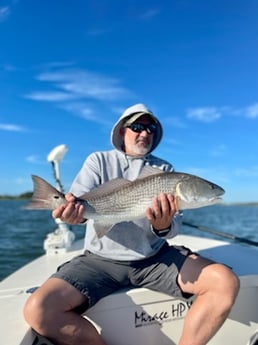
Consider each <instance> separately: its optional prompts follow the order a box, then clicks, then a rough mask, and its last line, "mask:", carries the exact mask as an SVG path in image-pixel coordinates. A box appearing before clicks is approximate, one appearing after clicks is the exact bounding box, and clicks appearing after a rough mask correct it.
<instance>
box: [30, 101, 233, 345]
mask: <svg viewBox="0 0 258 345" xmlns="http://www.w3.org/2000/svg"><path fill="white" fill-rule="evenodd" d="M161 138H162V126H161V123H160V121H159V120H158V119H157V117H156V116H155V115H154V114H153V113H152V112H151V111H150V110H149V109H148V108H147V107H146V106H145V105H143V104H136V105H134V106H132V107H130V108H128V109H126V110H125V112H124V113H123V114H122V116H121V118H120V119H119V120H118V122H117V123H116V124H115V126H114V127H113V130H112V133H111V141H112V144H113V146H114V150H111V151H105V152H95V153H93V154H91V155H90V156H89V157H88V158H87V159H86V161H85V163H84V165H83V167H82V169H81V170H80V172H79V173H78V175H77V177H76V178H75V180H74V182H73V184H72V186H71V190H70V192H71V193H68V194H67V195H66V198H67V201H68V203H67V204H66V205H62V206H60V207H59V208H57V209H56V210H54V211H53V217H54V218H60V219H61V220H63V221H64V222H67V223H71V224H78V223H84V222H86V223H87V231H86V238H85V252H84V255H82V256H80V257H77V258H74V259H73V260H72V261H70V262H69V263H66V264H64V265H63V266H61V267H60V268H59V269H58V271H57V272H56V273H55V274H53V275H52V276H51V277H50V278H49V279H48V280H47V281H46V282H45V283H44V284H43V285H42V286H41V287H40V288H39V289H38V290H36V291H35V292H34V293H33V294H32V295H31V297H30V298H29V299H28V302H27V304H26V306H25V310H24V314H25V318H26V320H27V322H28V323H29V324H30V325H31V327H32V328H34V329H35V330H36V331H37V332H38V333H39V334H41V335H44V336H46V337H48V338H49V339H50V340H52V341H53V343H54V344H56V345H79V344H80V345H106V343H105V340H104V339H102V338H101V336H100V335H99V334H98V332H97V331H96V329H95V328H94V326H93V325H92V324H91V323H90V322H89V321H87V320H86V319H85V318H83V317H82V316H81V313H83V312H84V311H85V310H86V309H87V308H89V307H91V306H93V305H94V304H95V303H96V302H97V301H98V300H99V299H100V298H103V297H104V296H106V295H108V294H111V293H112V292H114V291H116V290H118V289H119V288H121V287H148V288H150V289H153V290H157V291H161V292H164V293H167V294H170V295H173V296H178V297H180V298H189V297H190V296H192V295H196V298H195V301H194V303H193V305H192V307H191V308H190V310H189V311H188V314H187V316H186V318H185V323H184V329H183V332H182V335H181V339H180V341H179V345H204V344H206V343H207V342H208V341H209V340H210V339H211V338H212V336H213V335H214V334H215V333H216V331H217V330H218V329H219V328H220V327H221V325H222V324H223V322H224V321H225V319H226V318H227V315H228V314H229V312H230V309H231V307H232V305H233V304H234V301H235V298H236V296H237V293H238V290H239V280H238V278H237V277H236V275H235V274H234V273H233V272H232V271H231V270H230V269H229V268H227V267H226V266H224V265H221V264H217V263H215V262H212V261H211V260H208V259H205V258H203V257H201V256H198V255H196V254H194V253H192V252H191V251H190V250H189V249H187V248H185V247H179V248H178V247H172V246H171V247H169V246H168V244H167V242H166V239H167V238H172V237H174V236H175V235H176V234H177V232H178V230H179V227H180V224H181V221H182V214H181V213H180V212H178V210H177V207H176V201H175V198H174V197H173V196H172V195H169V194H168V195H166V194H163V193H161V194H160V195H158V196H157V197H156V198H154V200H153V202H152V205H151V207H149V208H148V209H147V210H146V218H144V219H140V220H137V221H135V222H122V223H118V224H114V225H113V226H112V227H111V230H110V231H109V232H108V233H107V234H106V235H105V236H103V237H102V238H98V237H97V236H96V232H95V229H94V222H93V221H92V220H91V219H89V220H87V219H84V217H83V214H84V205H83V204H82V203H79V202H78V201H76V197H79V196H80V195H82V194H83V193H85V192H87V191H89V190H91V189H93V188H95V187H97V186H98V185H100V184H103V183H105V182H107V181H109V180H112V179H114V178H117V177H123V178H126V179H129V180H134V179H136V178H137V177H138V176H139V174H140V172H141V171H142V168H143V167H144V166H145V165H150V166H155V167H158V168H160V169H161V170H164V171H172V170H173V167H172V166H171V165H170V164H169V163H168V162H166V161H164V160H162V159H160V158H157V157H155V156H153V155H152V154H151V152H152V151H153V150H154V149H155V148H156V147H157V145H158V144H159V142H160V140H161ZM86 214H87V209H86ZM157 263H159V264H157ZM114 331H115V330H114Z"/></svg>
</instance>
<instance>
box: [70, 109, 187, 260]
mask: <svg viewBox="0 0 258 345" xmlns="http://www.w3.org/2000/svg"><path fill="white" fill-rule="evenodd" d="M143 114H148V115H150V116H151V117H152V118H153V120H154V121H155V122H156V124H157V126H158V130H157V132H156V135H155V138H154V140H153V146H152V148H151V150H150V152H149V153H148V154H147V155H146V156H145V157H131V156H128V155H126V154H125V153H124V152H123V149H122V147H123V143H122V140H121V137H120V134H119V130H120V128H121V126H123V124H124V122H125V121H128V120H129V119H132V120H133V121H135V120H136V119H137V117H139V116H141V115H143ZM162 132H163V131H162V126H161V124H160V122H159V120H158V119H157V118H156V116H155V115H154V114H153V113H152V112H151V111H150V110H149V109H147V107H146V106H144V105H143V104H136V105H134V106H133V107H130V108H128V109H126V110H125V112H124V113H123V114H122V116H121V117H120V119H119V120H118V121H117V123H116V124H115V125H114V127H113V129H112V132H111V142H112V144H113V146H114V147H115V149H113V150H110V151H101V152H95V153H92V154H90V155H89V156H88V158H87V159H86V160H85V162H84V164H83V166H82V168H81V170H80V171H79V173H78V174H77V176H76V178H75V180H74V182H73V184H72V186H71V189H70V192H72V193H73V194H74V195H76V196H77V197H79V196H80V195H82V194H84V193H85V192H88V191H89V190H91V189H93V188H96V187H97V186H98V185H100V184H103V183H105V182H107V181H110V180H111V179H114V178H118V177H123V178H125V179H128V180H135V179H136V178H137V177H138V176H139V174H140V172H141V170H142V168H143V166H144V165H150V166H153V167H158V168H160V169H161V170H164V171H172V170H173V166H172V165H171V164H169V163H168V162H166V161H164V160H162V159H160V158H158V157H155V156H154V155H152V154H151V152H152V151H153V150H154V149H155V148H156V147H157V145H158V144H159V142H160V140H161V138H162ZM181 218H182V217H181V215H180V214H177V215H176V216H175V217H174V219H173V222H172V224H171V228H170V231H169V233H168V235H167V236H166V238H171V237H174V236H175V235H176V234H177V232H178V230H179V226H180V224H181V221H182V219H181ZM164 241H165V239H164V237H162V238H161V237H159V236H158V235H156V234H155V232H154V231H153V230H152V227H151V225H150V223H149V221H148V220H147V219H146V218H144V219H140V220H137V221H134V222H121V223H118V224H114V225H113V226H112V227H111V230H110V231H109V232H108V233H107V235H105V236H103V237H102V238H98V237H97V236H96V232H95V229H94V221H93V220H92V219H89V220H88V221H87V225H86V236H85V249H87V250H89V251H91V252H93V253H95V254H98V255H100V256H103V257H106V258H109V259H114V260H140V259H144V258H146V257H150V256H152V255H154V254H156V253H157V252H158V251H159V249H160V248H161V247H162V245H163V244H164Z"/></svg>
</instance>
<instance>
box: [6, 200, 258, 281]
mask: <svg viewBox="0 0 258 345" xmlns="http://www.w3.org/2000/svg"><path fill="white" fill-rule="evenodd" d="M25 204H26V201H16V200H8V201H0V280H2V279H3V278H4V277H6V276H7V275H9V274H10V273H12V272H14V271H15V270H16V269H18V268H20V267H21V266H23V265H24V264H26V263H28V262H29V261H31V260H32V259H35V258H36V257H38V256H40V255H42V254H44V249H43V241H44V239H45V237H46V234H47V233H49V232H51V231H53V230H54V229H55V228H56V224H55V222H54V220H53V219H52V217H51V212H50V211H41V210H37V211H36V210H24V209H23V206H24V205H25ZM184 221H186V222H189V223H191V224H194V225H197V226H206V227H208V228H211V229H214V230H217V231H220V232H226V233H229V234H232V235H234V236H238V237H241V238H248V239H250V240H253V241H257V242H258V206H248V205H241V206H240V205H238V206H223V205H218V206H210V207H204V208H200V209H196V210H187V211H185V212H184ZM72 230H74V232H75V234H76V239H79V238H82V237H83V236H84V230H85V229H84V226H73V227H72ZM182 233H187V234H193V235H197V236H204V237H212V238H217V239H222V238H221V237H220V236H214V235H211V234H207V233H204V232H202V231H200V230H198V229H193V228H190V227H186V226H184V227H183V228H182Z"/></svg>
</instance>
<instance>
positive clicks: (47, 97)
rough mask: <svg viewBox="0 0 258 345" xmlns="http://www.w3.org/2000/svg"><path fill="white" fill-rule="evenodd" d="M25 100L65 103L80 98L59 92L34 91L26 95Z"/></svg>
mask: <svg viewBox="0 0 258 345" xmlns="http://www.w3.org/2000/svg"><path fill="white" fill-rule="evenodd" d="M25 98H29V99H33V100H34V101H46V102H63V101H69V100H73V99H75V98H78V96H76V95H73V94H70V93H67V92H57V91H34V92H31V93H28V94H26V95H25Z"/></svg>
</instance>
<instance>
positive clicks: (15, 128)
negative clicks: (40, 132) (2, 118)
mask: <svg viewBox="0 0 258 345" xmlns="http://www.w3.org/2000/svg"><path fill="white" fill-rule="evenodd" d="M0 130H2V131H9V132H24V131H25V128H24V127H22V126H19V125H14V124H10V123H0Z"/></svg>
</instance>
